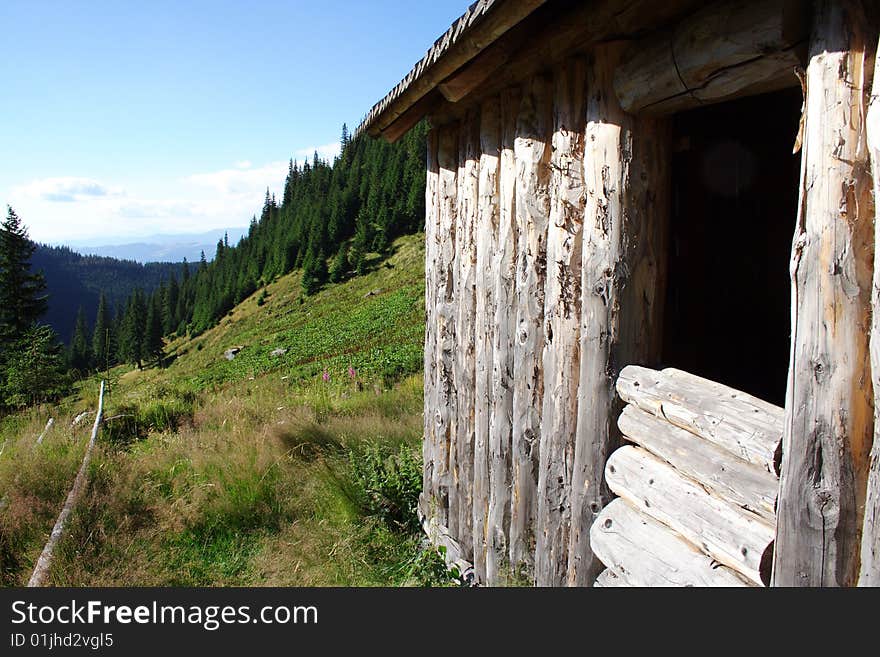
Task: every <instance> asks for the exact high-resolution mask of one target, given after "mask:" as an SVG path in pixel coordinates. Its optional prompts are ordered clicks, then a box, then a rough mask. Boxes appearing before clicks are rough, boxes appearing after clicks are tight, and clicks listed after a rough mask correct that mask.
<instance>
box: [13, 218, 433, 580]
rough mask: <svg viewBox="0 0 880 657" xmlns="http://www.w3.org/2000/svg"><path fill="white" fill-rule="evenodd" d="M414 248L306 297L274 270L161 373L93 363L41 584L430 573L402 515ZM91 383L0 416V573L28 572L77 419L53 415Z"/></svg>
mask: <svg viewBox="0 0 880 657" xmlns="http://www.w3.org/2000/svg"><path fill="white" fill-rule="evenodd" d="M423 242H424V236H423V235H420V234H417V235H411V236H406V237H402V238H399V239H397V240H395V241H394V242H393V244H392V245H391V249H390V251H391V256H390V257H389V258H387V260H385V261H384V262H379V258H378V257H375V259H373V260H370V259H368V261H367V266H366V269H367V273H365V274H364V275H362V276H358V277H355V278H353V279H351V280H350V281H348V282H345V283H340V284H337V285H329V286H326V287H325V288H323V289H322V290H321V291H320V292H318V293H317V294H315V295H314V296H310V297H303V296H302V292H301V290H302V282H301V280H300V279H301V273H300V272H299V271H297V272H294V273H292V274H289V275H286V276H283V277H281V278H279V279H278V280H277V281H276V282H274V283H271V284H270V285H268V286H266V288H265V290H260V291H258V292H256V293H255V294H253V295H252V296H250V297H248V298H247V299H245V300H244V301H243V302H242V303H241V304H239V305H238V306H236V307H235V308H234V309H233V310H232V311H230V312H229V313H228V314H227V315H226V316H225V317H223V318H222V319H221V320H220V321H219V323H218V324H217V325H216V326H215V327H213V328H211V329H209V330H207V331H205V332H204V333H202V334H201V335H199V336H198V337H197V338H195V339H193V340H187V339H183V338H181V339H177V340H175V341H173V342H171V343H170V344H168V345H167V348H166V353H167V354H169V357H168V358H167V360H166V366H165V367H164V368H162V369H159V368H152V369H146V370H143V371H137V370H130V369H128V368H115V369H113V370H111V372H110V373H109V376H108V379H109V382H110V392H109V395H108V396H107V398H106V406H107V408H106V412H105V417H106V418H107V421H106V426H105V428H104V429H103V430H102V433H101V437H100V439H99V447H98V450H97V451H96V455H95V457H94V459H93V461H92V464H91V467H90V485H89V487H88V490H87V493H86V495H85V497H84V498H83V500H82V502H81V503H80V505H79V506H78V508H77V510H76V511H75V513H74V514H73V515H72V517H71V522H70V525H69V530H68V532H67V534H66V536H65V537H64V539H63V540H62V542H61V544H60V549H59V553H58V556H57V560H56V563H55V566H54V568H53V572H52V583H54V584H56V585H74V586H82V585H89V586H92V585H123V584H126V585H209V586H213V585H282V586H287V585H405V584H439V583H448V581H449V580H448V576H447V575H446V574H445V569H444V568H443V567H442V560H441V558H440V557H439V555H437V553H435V552H431V551H422V550H421V549H420V544H421V538H420V534H419V530H418V522H417V518H416V517H415V513H414V504H415V500H416V496H417V494H418V491H419V490H420V488H421V454H420V447H419V444H420V437H421V433H422V413H421V409H422V383H421V376H420V372H421V367H422V341H423V339H424V303H423V299H424V282H423V262H424V244H423ZM231 348H240V349H241V350H240V351H239V352H238V353H237V354H236V356H235V358H234V359H233V360H227V359H226V358H225V357H224V352H226V351H227V350H228V349H231ZM278 350H284V351H283V352H282V351H278ZM273 352H275V353H274V354H273ZM97 388H98V385H97V380H96V379H92V380H89V381H86V382H83V383H82V384H81V386H80V388H79V390H78V394H77V395H75V396H72V397H70V398H68V399H65V400H64V401H63V402H62V403H61V404H60V405H58V406H53V407H48V406H42V407H39V408H34V409H31V410H29V411H27V412H25V413H22V414H18V415H11V416H7V417H6V418H4V419H2V420H0V445H3V447H2V449H3V451H2V453H0V581H2V583H3V584H5V585H15V584H22V583H24V582H25V581H26V580H27V578H28V576H29V574H30V569H31V568H32V566H33V564H34V562H35V560H36V558H37V556H38V554H39V551H40V549H41V548H42V545H43V543H44V542H45V540H46V538H47V536H48V533H49V530H50V529H51V526H52V524H53V522H54V518H55V515H56V514H57V512H58V510H59V508H60V506H61V504H62V502H63V499H64V497H65V496H66V493H67V490H68V488H69V485H70V482H72V479H73V476H74V473H75V471H76V469H77V467H78V463H79V460H80V459H81V456H82V453H83V449H84V446H85V441H86V439H87V435H88V431H89V429H88V426H87V425H88V424H89V423H90V421H91V419H87V420H86V421H84V422H81V423H80V424H79V425H77V426H76V427H71V420H72V419H73V418H74V417H75V416H76V415H78V414H79V413H81V412H82V411H84V410H86V409H94V408H95V405H96V394H97ZM50 416H51V417H53V418H55V426H54V427H53V429H51V430H50V431H49V432H48V433H47V436H46V438H45V440H44V441H43V444H42V445H39V446H35V445H34V441H35V439H36V436H37V435H39V433H40V432H41V431H42V429H43V426H44V425H45V423H46V420H47V419H48V417H50Z"/></svg>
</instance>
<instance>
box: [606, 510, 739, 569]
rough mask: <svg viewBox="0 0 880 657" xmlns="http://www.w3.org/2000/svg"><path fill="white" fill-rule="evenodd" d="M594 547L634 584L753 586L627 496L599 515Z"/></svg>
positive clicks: (610, 567) (612, 567)
mask: <svg viewBox="0 0 880 657" xmlns="http://www.w3.org/2000/svg"><path fill="white" fill-rule="evenodd" d="M590 547H591V548H592V550H593V553H594V554H595V555H596V556H597V557H599V559H600V560H601V561H602V563H604V564H605V565H606V566H607V567H608V568H609V569H611V570H612V571H613V572H614V573H615V574H617V576H618V578H621V577H622V578H625V581H626V582H627V584H628V585H629V586H754V584H752V583H750V582H747V581H746V580H745V579H743V578H742V577H740V576H739V575H737V574H736V573H735V572H734V571H732V570H730V569H729V568H727V567H725V566H721V565H719V564H718V563H717V562H716V561H715V560H714V559H713V558H712V557H711V556H709V555H708V554H706V553H704V552H701V551H700V550H699V549H698V548H697V547H696V546H695V545H693V544H692V543H690V542H688V541H687V540H685V539H684V538H683V537H682V536H681V535H679V534H677V533H676V532H674V531H672V530H671V529H670V528H669V527H667V526H666V525H664V524H662V523H660V522H658V521H657V520H655V519H654V518H652V517H651V516H648V515H645V514H644V513H641V512H640V511H639V510H638V509H636V508H635V507H634V506H633V505H632V504H630V503H629V502H626V501H624V500H622V499H616V500H614V501H613V502H611V504H609V505H608V506H607V507H605V508H604V509H603V510H602V512H601V513H600V514H599V516H598V517H597V518H596V522H594V523H593V526H592V528H591V529H590ZM606 577H608V576H606ZM616 585H617V586H620V584H616Z"/></svg>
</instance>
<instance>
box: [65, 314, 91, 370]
mask: <svg viewBox="0 0 880 657" xmlns="http://www.w3.org/2000/svg"><path fill="white" fill-rule="evenodd" d="M88 336H89V322H88V320H87V319H86V311H85V310H84V309H83V307H82V306H80V307H79V311H78V312H77V313H76V325H75V326H74V329H73V338H72V339H71V341H70V358H69V365H70V369H72V370H74V371H75V372H79V373H80V374H84V373H85V372H87V371H88V370H89V369H91V367H92V350H91V345H90V344H89V337H88Z"/></svg>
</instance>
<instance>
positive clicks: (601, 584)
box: [593, 568, 631, 588]
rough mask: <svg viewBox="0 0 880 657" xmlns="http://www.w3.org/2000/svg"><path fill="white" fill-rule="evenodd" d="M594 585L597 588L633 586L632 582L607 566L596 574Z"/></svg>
mask: <svg viewBox="0 0 880 657" xmlns="http://www.w3.org/2000/svg"><path fill="white" fill-rule="evenodd" d="M593 586H594V587H596V588H617V587H627V586H631V584H630V583H629V582H627V581H626V579H624V578H623V577H621V576H620V575H618V574H617V573H615V572H614V571H613V570H611V569H610V568H606V569H605V570H603V571H602V572H601V573H599V574H598V575H597V576H596V581H595V582H593Z"/></svg>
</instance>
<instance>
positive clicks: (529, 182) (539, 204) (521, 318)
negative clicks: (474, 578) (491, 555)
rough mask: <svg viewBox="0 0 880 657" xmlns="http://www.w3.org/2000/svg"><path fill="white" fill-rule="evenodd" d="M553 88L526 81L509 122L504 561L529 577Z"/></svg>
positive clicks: (540, 402)
mask: <svg viewBox="0 0 880 657" xmlns="http://www.w3.org/2000/svg"><path fill="white" fill-rule="evenodd" d="M552 133H553V118H552V85H551V83H550V81H549V80H547V79H546V78H544V77H541V76H538V77H535V78H533V79H532V80H531V81H530V83H529V85H528V88H527V89H526V92H525V93H524V95H523V98H522V101H521V103H520V108H519V114H518V116H517V121H516V139H515V141H514V157H515V160H516V192H515V194H516V197H515V201H514V206H515V208H514V215H515V216H514V219H515V222H516V235H517V247H516V280H515V296H514V301H515V303H514V314H515V320H516V326H515V331H516V333H515V336H514V345H513V360H514V366H513V371H514V380H513V402H512V412H513V417H512V422H511V424H512V428H511V431H512V436H511V439H512V448H511V465H512V473H511V476H512V486H511V517H510V563H511V566H512V568H514V569H525V570H526V571H527V572H530V573H533V567H534V551H535V526H534V523H535V514H536V510H537V497H536V495H537V486H538V459H539V453H540V444H541V408H542V405H543V399H544V372H543V367H542V363H543V351H544V284H545V278H546V271H547V226H548V223H549V217H550V172H551V169H550V151H551V135H552Z"/></svg>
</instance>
